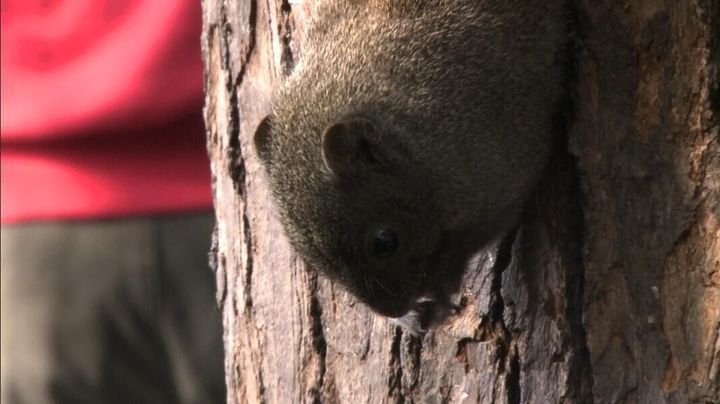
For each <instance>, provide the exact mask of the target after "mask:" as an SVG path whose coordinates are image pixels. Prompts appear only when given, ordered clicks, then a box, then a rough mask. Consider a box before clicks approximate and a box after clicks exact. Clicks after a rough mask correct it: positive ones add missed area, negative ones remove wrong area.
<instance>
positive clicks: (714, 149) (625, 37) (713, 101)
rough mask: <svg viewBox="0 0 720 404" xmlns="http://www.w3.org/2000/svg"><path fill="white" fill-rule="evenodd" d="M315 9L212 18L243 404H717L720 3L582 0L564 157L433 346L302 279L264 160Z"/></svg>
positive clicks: (476, 272)
mask: <svg viewBox="0 0 720 404" xmlns="http://www.w3.org/2000/svg"><path fill="white" fill-rule="evenodd" d="M309 3H310V1H305V2H299V1H295V2H292V4H291V3H290V2H288V1H280V0H275V1H273V0H269V1H254V0H224V1H220V0H204V1H203V8H204V16H203V20H204V35H203V40H202V44H203V51H204V56H205V63H206V67H207V73H206V82H207V87H206V90H207V104H206V111H205V112H206V120H207V127H208V149H209V153H210V157H211V160H212V170H213V178H214V195H215V207H216V211H217V219H218V225H217V230H216V237H215V247H214V249H213V258H214V263H215V267H216V271H217V284H218V301H219V303H220V305H221V307H222V310H223V316H224V324H225V350H226V375H227V383H228V402H230V403H245V402H269V403H294V402H328V403H334V402H342V403H360V402H418V403H420V402H437V403H440V402H466V403H474V402H481V403H491V402H492V403H545V402H547V403H556V402H568V403H589V402H596V403H606V402H607V403H611V402H619V403H636V402H638V403H666V402H667V403H688V402H698V403H706V402H711V403H712V402H719V401H720V386H719V385H720V241H719V239H720V141H719V140H718V138H719V134H718V123H719V119H718V118H719V116H720V112H718V108H719V107H720V88H719V87H718V86H719V82H718V64H719V63H720V49H719V47H720V3H718V2H717V1H714V0H677V1H659V0H635V1H630V0H628V1H624V2H617V1H610V0H601V1H592V2H591V1H589V0H578V4H577V9H578V10H577V11H578V24H577V25H578V33H577V43H578V46H577V48H578V49H577V72H576V75H577V79H576V83H575V85H574V88H575V92H576V94H575V97H574V98H575V100H574V104H575V105H574V110H575V111H574V113H573V114H572V115H573V116H572V117H571V118H570V119H569V123H568V127H567V130H566V132H567V134H563V136H562V138H563V139H567V141H565V140H562V141H559V142H558V145H557V147H556V154H555V157H554V159H553V162H552V163H551V167H550V168H549V170H548V175H547V178H546V179H545V180H544V181H543V183H542V184H541V186H540V189H539V191H538V193H537V196H536V198H535V200H534V201H533V202H534V204H533V206H534V209H532V211H531V212H529V213H528V214H527V217H526V218H525V219H524V221H523V225H522V226H521V228H520V230H519V231H518V233H517V235H515V236H514V237H508V238H507V239H506V240H505V241H504V242H499V243H497V244H496V245H495V246H492V247H491V248H489V249H488V250H487V251H485V252H481V253H479V254H478V256H477V259H476V260H474V261H473V262H474V263H473V264H472V266H471V268H469V269H468V273H467V276H466V279H465V283H464V289H463V305H462V309H461V310H460V312H459V313H458V314H457V315H456V316H454V317H451V318H450V319H449V320H448V321H447V322H446V323H445V324H443V325H442V326H440V327H438V328H436V329H434V330H433V331H432V332H430V333H429V334H427V335H426V336H425V337H424V338H418V337H413V336H411V335H408V334H407V333H405V332H403V330H402V329H400V328H398V327H396V326H394V325H393V324H392V323H391V322H389V321H388V320H386V319H384V318H380V317H377V316H375V315H373V314H371V313H370V312H369V311H368V310H367V309H366V308H365V307H363V306H362V305H360V304H356V303H355V301H354V299H353V298H352V297H350V296H349V295H347V294H346V293H345V292H344V291H342V290H341V289H338V288H337V287H336V286H334V285H332V284H331V283H329V282H328V281H327V280H325V279H324V278H321V277H316V276H313V275H311V274H309V273H308V272H306V271H305V269H304V268H303V264H302V262H301V261H300V260H299V259H298V258H297V257H296V256H295V255H294V254H293V253H292V252H291V250H290V248H289V246H288V243H287V241H286V240H285V238H284V236H283V232H282V229H281V227H280V225H279V223H278V221H277V219H276V217H275V215H276V214H275V210H274V207H273V205H272V204H271V200H270V195H269V193H268V189H267V185H266V183H265V178H264V175H263V173H262V170H261V169H260V166H259V164H258V161H257V160H256V158H255V156H254V155H253V153H252V150H251V147H250V139H251V138H252V135H253V133H254V129H255V127H256V125H257V124H258V123H259V121H260V119H261V118H262V117H263V116H264V115H265V114H266V113H267V112H268V109H269V101H270V93H271V91H272V89H273V88H274V87H275V86H277V85H278V84H279V83H280V82H281V81H282V80H283V79H284V78H285V77H286V76H287V75H288V74H290V73H291V72H292V70H293V67H294V66H295V64H296V62H297V61H298V60H299V59H301V58H302V43H303V33H304V31H305V28H306V24H307V20H308V16H309V13H310V12H311V11H310V9H311V8H310V4H309Z"/></svg>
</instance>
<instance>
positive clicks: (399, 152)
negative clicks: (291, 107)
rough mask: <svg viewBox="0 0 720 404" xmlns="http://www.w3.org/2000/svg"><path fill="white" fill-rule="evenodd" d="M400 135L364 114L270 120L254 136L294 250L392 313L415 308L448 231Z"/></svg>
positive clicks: (420, 169)
mask: <svg viewBox="0 0 720 404" xmlns="http://www.w3.org/2000/svg"><path fill="white" fill-rule="evenodd" d="M396 130H398V129H397V128H393V127H392V126H391V125H388V124H387V122H379V120H377V119H371V118H368V117H367V116H363V115H352V116H346V117H342V118H339V119H337V120H334V121H332V122H330V123H329V124H327V125H326V126H325V127H323V128H313V127H312V126H311V125H305V124H304V122H303V120H302V119H294V118H293V117H290V118H286V119H283V117H279V116H268V117H266V118H265V119H264V120H263V121H262V122H261V123H260V125H259V126H258V129H257V131H256V133H255V138H254V145H255V150H256V153H257V155H258V156H259V157H260V160H261V161H262V163H263V166H264V168H265V170H266V172H267V174H268V177H269V180H270V185H271V189H272V191H273V194H274V197H275V200H276V202H277V204H278V208H279V212H280V216H281V219H282V222H283V224H284V227H285V230H286V233H287V235H288V238H289V239H290V241H291V243H292V245H293V247H294V248H295V250H296V251H297V252H298V253H299V254H300V255H301V256H302V257H303V258H304V260H305V261H306V263H307V264H308V266H309V267H310V268H311V269H315V270H318V271H320V272H321V273H323V274H325V275H327V276H328V277H329V278H330V279H331V280H334V281H336V282H339V283H340V284H342V285H343V286H344V287H345V288H347V289H348V290H349V291H350V292H351V293H353V294H354V295H356V296H357V297H358V298H359V299H360V300H361V301H363V302H364V303H366V304H367V305H368V306H370V308H372V309H373V310H374V311H376V312H378V313H380V314H382V315H386V316H389V317H400V316H402V315H404V314H405V313H407V312H408V310H410V309H411V308H412V307H411V306H412V302H413V301H415V300H416V299H417V298H418V294H419V293H421V288H422V285H423V281H424V280H425V279H426V278H425V277H426V276H427V272H428V271H429V270H431V268H428V267H427V265H426V264H427V263H428V262H429V260H428V258H429V257H430V256H431V255H432V254H433V253H434V252H435V250H436V249H437V246H438V243H439V239H440V237H441V233H442V229H441V226H440V224H441V218H440V217H439V211H438V206H437V201H436V195H434V193H433V192H432V189H431V187H430V185H429V184H428V173H427V170H426V168H425V167H423V165H422V164H420V162H417V161H414V160H413V159H412V158H411V157H410V154H409V153H408V152H407V150H406V148H405V147H404V146H403V145H402V144H401V143H400V141H399V140H398V136H396V134H395V133H393V132H394V131H396Z"/></svg>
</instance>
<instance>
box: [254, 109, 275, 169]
mask: <svg viewBox="0 0 720 404" xmlns="http://www.w3.org/2000/svg"><path fill="white" fill-rule="evenodd" d="M271 131H272V115H268V116H266V117H265V118H263V119H262V121H260V124H259V125H258V127H257V129H255V137H254V139H253V143H254V144H255V153H257V155H258V157H260V160H261V161H262V162H263V163H265V164H267V163H270V158H271V156H270V141H271V138H272V136H271V133H270V132H271Z"/></svg>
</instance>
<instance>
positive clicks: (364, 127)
mask: <svg viewBox="0 0 720 404" xmlns="http://www.w3.org/2000/svg"><path fill="white" fill-rule="evenodd" d="M378 135H379V133H378V131H377V128H376V127H375V124H374V123H373V122H372V121H371V120H369V119H367V118H352V119H349V120H344V121H340V122H335V123H333V124H331V125H330V126H328V127H327V129H325V132H324V133H323V136H322V156H323V161H324V162H325V166H326V167H327V168H328V169H329V170H330V171H331V172H332V173H333V174H336V175H345V174H350V173H354V172H357V171H358V170H359V169H360V168H361V167H363V166H366V165H368V164H374V163H378V162H379V158H380V155H379V150H378V149H377V140H378Z"/></svg>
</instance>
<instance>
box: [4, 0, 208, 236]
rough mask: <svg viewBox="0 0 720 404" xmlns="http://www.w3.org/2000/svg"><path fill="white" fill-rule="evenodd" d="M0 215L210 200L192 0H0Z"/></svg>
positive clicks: (82, 214)
mask: <svg viewBox="0 0 720 404" xmlns="http://www.w3.org/2000/svg"><path fill="white" fill-rule="evenodd" d="M0 4H1V8H0V10H1V14H0V24H1V29H2V44H1V46H2V53H1V54H2V56H1V63H0V67H1V70H2V71H1V73H2V75H1V83H0V89H1V96H2V104H1V108H0V140H1V141H2V151H1V153H2V155H1V157H0V159H1V164H2V166H1V167H0V170H1V171H0V174H1V180H2V183H1V187H2V198H1V199H0V201H1V213H2V221H3V223H8V222H17V221H26V220H39V219H80V218H98V217H112V216H125V215H138V214H154V213H164V212H181V211H187V210H197V209H207V208H209V207H210V206H211V194H210V175H209V174H210V173H209V165H208V161H207V155H206V152H205V146H204V131H203V126H202V115H201V106H202V97H203V95H202V85H203V81H202V61H201V59H200V32H201V10H200V2H199V1H197V0H162V1H157V0H145V1H140V0H106V1H101V0H55V1H53V0H2V2H1V3H0Z"/></svg>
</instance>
